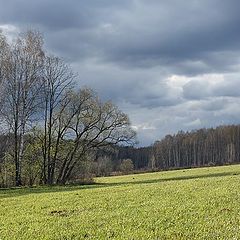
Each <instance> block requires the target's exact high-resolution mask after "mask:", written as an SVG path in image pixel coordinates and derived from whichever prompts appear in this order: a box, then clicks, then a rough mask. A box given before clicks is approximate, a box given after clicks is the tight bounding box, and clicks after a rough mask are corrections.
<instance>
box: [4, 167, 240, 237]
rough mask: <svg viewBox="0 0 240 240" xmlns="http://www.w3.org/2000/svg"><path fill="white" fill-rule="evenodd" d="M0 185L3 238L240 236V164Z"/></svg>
mask: <svg viewBox="0 0 240 240" xmlns="http://www.w3.org/2000/svg"><path fill="white" fill-rule="evenodd" d="M96 182H97V184H95V185H91V186H73V187H52V188H47V187H43V188H32V189H13V190H0V239H1V240H2V239H11V240H12V239H18V240H19V239H136V240H137V239H224V240H225V239H240V166H239V165H236V166H224V167H212V168H201V169H192V170H178V171H168V172H159V173H147V174H138V175H128V176H121V177H109V178H98V179H96Z"/></svg>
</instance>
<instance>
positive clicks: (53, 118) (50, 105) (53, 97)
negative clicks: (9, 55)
mask: <svg viewBox="0 0 240 240" xmlns="http://www.w3.org/2000/svg"><path fill="white" fill-rule="evenodd" d="M74 77H75V75H74V73H73V72H72V71H71V69H70V68H69V67H68V65H67V64H65V63H64V62H63V61H62V60H60V59H59V58H57V57H53V56H50V57H46V58H45V64H44V74H43V79H42V80H43V91H42V100H43V106H42V107H43V120H44V134H43V142H42V151H43V170H42V181H43V182H44V183H45V184H46V183H48V184H52V183H53V175H54V169H55V164H56V157H57V152H58V148H59V144H60V140H61V138H62V137H63V135H64V133H65V130H66V129H65V128H66V127H67V126H65V128H64V129H59V126H58V128H57V125H56V122H57V121H58V119H57V118H58V115H57V114H56V113H57V112H58V111H59V109H64V108H65V107H66V104H67V101H66V99H65V98H66V92H68V91H69V90H70V89H71V88H72V86H73V80H74Z"/></svg>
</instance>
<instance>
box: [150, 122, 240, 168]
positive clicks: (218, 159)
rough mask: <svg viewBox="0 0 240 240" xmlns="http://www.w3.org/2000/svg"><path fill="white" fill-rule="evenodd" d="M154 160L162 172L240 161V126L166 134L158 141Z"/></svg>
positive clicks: (154, 147) (154, 149)
mask: <svg viewBox="0 0 240 240" xmlns="http://www.w3.org/2000/svg"><path fill="white" fill-rule="evenodd" d="M151 159H152V160H154V165H155V167H156V168H160V169H169V168H179V167H196V166H206V165H223V164H231V163H237V162H239V160H240V126H239V125H237V126H234V125H233V126H220V127H217V128H216V129H213V128H211V129H200V130H197V131H192V132H179V133H178V134H176V135H173V136H171V135H167V136H166V137H165V138H164V139H163V140H161V141H157V142H155V144H154V145H153V155H152V156H151Z"/></svg>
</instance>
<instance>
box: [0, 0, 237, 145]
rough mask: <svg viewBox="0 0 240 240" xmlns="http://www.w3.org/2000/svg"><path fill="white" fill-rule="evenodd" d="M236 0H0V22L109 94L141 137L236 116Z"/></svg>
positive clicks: (210, 124)
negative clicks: (40, 38) (37, 39)
mask: <svg viewBox="0 0 240 240" xmlns="http://www.w3.org/2000/svg"><path fill="white" fill-rule="evenodd" d="M239 9H240V1H239V0H228V1H223V0H188V1H186V0H168V1H166V0H68V1H66V0H34V1H33V0H8V1H6V0H0V28H2V29H3V31H4V32H5V33H6V34H8V36H9V37H13V36H14V35H15V34H16V33H17V32H21V31H25V30H27V29H29V28H31V29H37V30H40V31H41V32H43V33H44V37H45V42H46V45H45V46H46V48H47V49H48V50H49V51H50V52H53V53H55V54H57V55H58V56H60V57H62V58H64V59H65V60H66V61H68V62H69V63H70V64H71V65H72V67H73V68H74V70H75V71H77V72H78V73H79V78H78V81H79V85H80V86H89V87H92V88H93V89H95V90H96V91H97V92H98V93H99V95H100V96H101V97H102V98H103V99H105V100H108V99H111V100H112V101H113V102H114V103H116V104H117V105H118V106H119V107H120V108H121V109H122V110H123V111H124V112H126V113H127V114H128V115H129V117H130V119H131V122H132V125H133V128H134V129H135V130H136V131H137V133H138V140H139V142H140V145H142V146H143V145H148V144H151V143H153V142H154V141H155V140H157V139H160V138H162V137H164V136H165V135H166V134H169V133H170V134H172V133H176V132H177V131H178V130H181V129H182V130H191V129H197V128H201V127H214V126H217V125H221V124H234V123H240V14H239Z"/></svg>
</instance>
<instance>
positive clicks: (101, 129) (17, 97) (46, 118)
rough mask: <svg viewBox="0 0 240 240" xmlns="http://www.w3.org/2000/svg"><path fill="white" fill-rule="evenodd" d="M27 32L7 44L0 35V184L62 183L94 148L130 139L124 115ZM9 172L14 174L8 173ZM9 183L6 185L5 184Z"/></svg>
mask: <svg viewBox="0 0 240 240" xmlns="http://www.w3.org/2000/svg"><path fill="white" fill-rule="evenodd" d="M75 79H76V75H75V74H74V73H73V71H72V70H71V68H70V67H69V65H68V64H66V63H64V61H62V60H61V59H60V58H58V57H56V56H53V55H49V54H48V53H47V52H46V51H45V50H44V48H43V38H42V35H41V34H40V33H38V32H35V31H28V32H27V33H23V34H21V35H19V36H18V38H17V39H16V40H14V41H12V42H10V41H8V40H7V38H6V37H5V36H4V35H3V34H2V33H1V34H0V96H1V98H0V118H1V128H2V131H3V134H2V136H1V137H2V138H4V144H1V147H2V148H3V149H2V150H1V156H0V159H1V160H0V161H1V162H0V164H1V166H0V171H1V176H2V180H3V184H2V185H4V184H5V185H7V184H8V185H10V183H11V179H12V178H13V175H14V178H15V185H16V186H19V185H22V184H26V180H24V181H23V175H24V176H26V172H27V173H28V175H29V176H30V177H28V179H30V180H29V181H31V183H29V184H33V183H37V182H38V183H42V184H54V183H58V184H65V183H66V182H67V181H69V179H71V178H72V177H73V176H74V174H75V171H76V169H78V168H79V167H80V165H81V163H82V162H83V161H86V160H87V159H89V158H90V157H91V154H94V151H96V149H99V148H106V147H108V146H110V145H116V144H120V143H122V144H125V143H127V144H129V143H133V142H134V139H135V132H134V131H133V130H132V129H131V127H130V122H129V119H128V117H127V115H126V114H124V113H123V112H121V111H120V110H119V109H118V108H117V106H115V105H114V104H112V103H111V102H102V101H101V100H100V99H99V97H98V96H97V94H96V93H95V92H94V91H93V90H91V89H77V86H76V84H75ZM13 166H14V170H13ZM13 172H14V173H13ZM11 184H12V183H11Z"/></svg>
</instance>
